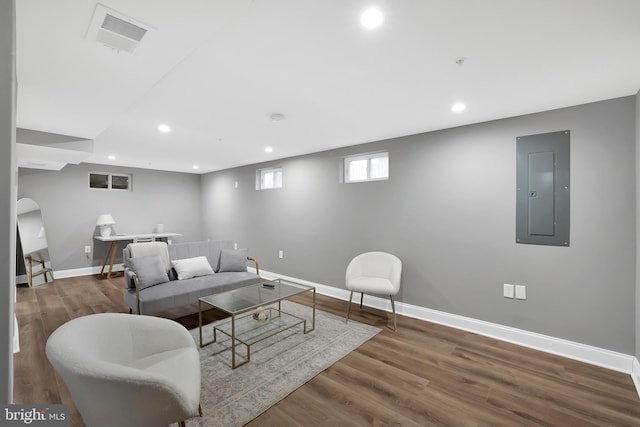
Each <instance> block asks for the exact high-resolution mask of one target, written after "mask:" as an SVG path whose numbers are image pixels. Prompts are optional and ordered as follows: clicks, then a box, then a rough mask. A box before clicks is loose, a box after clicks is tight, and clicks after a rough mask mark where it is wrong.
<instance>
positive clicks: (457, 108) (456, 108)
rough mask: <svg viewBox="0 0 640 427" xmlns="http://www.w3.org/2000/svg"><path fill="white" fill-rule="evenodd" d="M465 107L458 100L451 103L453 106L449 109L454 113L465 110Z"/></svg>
mask: <svg viewBox="0 0 640 427" xmlns="http://www.w3.org/2000/svg"><path fill="white" fill-rule="evenodd" d="M466 108H467V106H466V105H464V104H463V103H462V102H458V103H456V104H453V106H452V107H451V111H453V112H454V113H461V112H463V111H464V110H466Z"/></svg>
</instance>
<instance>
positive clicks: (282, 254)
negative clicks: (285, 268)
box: [278, 249, 284, 259]
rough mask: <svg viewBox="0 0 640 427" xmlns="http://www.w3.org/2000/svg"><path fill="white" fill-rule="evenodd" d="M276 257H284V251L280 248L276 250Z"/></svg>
mask: <svg viewBox="0 0 640 427" xmlns="http://www.w3.org/2000/svg"><path fill="white" fill-rule="evenodd" d="M278 258H280V259H282V258H284V251H283V250H282V249H280V250H279V251H278Z"/></svg>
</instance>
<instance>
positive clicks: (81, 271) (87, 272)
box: [53, 264, 124, 279]
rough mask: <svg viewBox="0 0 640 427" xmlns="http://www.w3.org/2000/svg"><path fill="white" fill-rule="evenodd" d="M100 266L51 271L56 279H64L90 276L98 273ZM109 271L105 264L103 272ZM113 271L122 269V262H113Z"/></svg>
mask: <svg viewBox="0 0 640 427" xmlns="http://www.w3.org/2000/svg"><path fill="white" fill-rule="evenodd" d="M101 269H102V267H101V266H94V267H85V268H74V269H72V270H55V271H54V272H53V277H54V278H56V279H66V278H67V277H78V276H92V275H94V274H100V270H101ZM108 271H109V266H105V268H104V272H105V274H106V273H107V272H108ZM112 271H113V272H116V271H124V266H123V264H113V270H112Z"/></svg>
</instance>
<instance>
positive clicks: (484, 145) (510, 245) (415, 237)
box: [201, 97, 636, 354]
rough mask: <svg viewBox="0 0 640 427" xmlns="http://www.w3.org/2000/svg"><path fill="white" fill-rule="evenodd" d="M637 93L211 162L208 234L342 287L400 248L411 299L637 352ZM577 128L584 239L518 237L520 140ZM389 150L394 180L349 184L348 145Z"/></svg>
mask: <svg viewBox="0 0 640 427" xmlns="http://www.w3.org/2000/svg"><path fill="white" fill-rule="evenodd" d="M635 102H636V100H635V97H625V98H620V99H614V100H609V101H604V102H598V103H593V104H587V105H583V106H577V107H573V108H566V109H561V110H555V111H549V112H544V113H539V114H532V115H527V116H522V117H516V118H510V119H505V120H499V121H493V122H488V123H482V124H477V125H472V126H466V127H460V128H454V129H448V130H443V131H438V132H431V133H425V134H420V135H414V136H408V137H403V138H396V139H392V140H387V141H379V142H375V143H371V144H365V145H361V146H354V147H349V148H344V149H338V150H333V151H328V152H322V153H318V154H313V155H308V156H302V157H296V158H290V159H285V160H281V161H276V162H270V163H265V164H262V165H253V166H248V167H241V168H237V169H231V170H226V171H221V172H216V173H211V174H207V175H205V176H203V178H202V187H201V188H202V203H203V205H202V207H203V218H204V219H205V224H204V225H203V233H204V236H205V237H208V238H226V237H228V238H232V239H235V240H237V241H238V243H239V245H240V246H247V247H249V248H250V249H251V251H250V252H251V254H252V255H254V256H256V257H257V258H258V259H259V261H260V263H261V267H262V268H264V269H265V270H268V271H273V272H277V273H280V274H284V275H288V276H293V277H297V278H301V279H305V280H310V281H314V282H318V283H322V284H326V285H331V286H335V287H338V288H344V283H343V281H344V271H345V268H346V266H347V263H348V262H349V260H350V259H351V258H352V257H353V256H355V255H356V254H358V253H360V252H363V251H369V250H384V251H389V252H392V253H395V254H397V255H398V256H399V257H400V258H401V259H402V260H403V263H404V271H403V286H402V289H401V292H400V294H399V296H398V300H399V301H403V302H407V303H410V304H414V305H418V306H423V307H428V308H433V309H436V310H442V311H445V312H449V313H455V314H460V315H463V316H468V317H471V318H475V319H481V320H485V321H489V322H494V323H498V324H503V325H508V326H512V327H516V328H520V329H524V330H528V331H533V332H538V333H542V334H545V335H550V336H555V337H560V338H565V339H568V340H572V341H576V342H581V343H585V344H590V345H594V346H597V347H601V348H606V349H610V350H614V351H619V352H622V353H626V354H634V352H635V313H634V312H635V286H636V285H635V185H636V178H635V147H634V144H635V132H636V129H635V125H634V122H635ZM565 129H569V130H571V246H570V247H568V248H566V247H549V246H535V245H517V244H516V243H515V234H514V233H515V201H516V188H515V174H516V170H515V165H516V156H515V139H516V137H517V136H521V135H530V134H537V133H544V132H552V131H559V130H565ZM381 149H384V150H388V151H389V153H390V171H391V172H390V173H391V179H389V180H388V181H383V182H373V183H357V184H341V183H340V182H339V174H340V159H341V157H342V156H345V155H348V154H355V153H361V152H370V151H376V150H381ZM277 165H280V166H282V167H283V173H284V188H282V189H280V190H267V191H256V190H255V170H256V169H257V168H259V167H265V166H277ZM235 181H237V182H238V188H237V189H236V188H235V186H234V183H235ZM279 249H282V250H284V253H285V257H284V259H282V260H279V259H278V258H277V252H278V250H279ZM503 283H512V284H520V285H526V286H527V297H528V299H527V300H526V301H516V300H509V299H505V298H503V297H502V285H503Z"/></svg>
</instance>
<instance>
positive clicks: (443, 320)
mask: <svg viewBox="0 0 640 427" xmlns="http://www.w3.org/2000/svg"><path fill="white" fill-rule="evenodd" d="M260 275H261V276H262V277H265V278H267V279H275V278H278V277H280V278H283V279H285V280H291V281H293V282H298V283H302V284H305V285H310V286H315V287H316V291H317V292H318V293H320V294H323V295H327V296H331V297H334V298H338V299H342V300H345V301H346V300H348V299H349V291H348V290H346V289H339V288H335V287H333V286H327V285H323V284H320V283H313V282H309V281H307V280H301V279H297V278H295V277H287V276H283V275H281V274H277V273H272V272H269V271H264V270H260ZM363 304H364V305H367V306H369V307H374V308H377V309H381V310H385V311H391V302H390V301H389V299H388V298H380V297H376V296H370V295H366V294H365V296H364V302H363ZM396 312H397V313H398V314H402V315H404V316H408V317H413V318H416V319H420V320H425V321H428V322H433V323H438V324H441V325H445V326H450V327H452V328H456V329H462V330H465V331H469V332H473V333H476V334H479V335H484V336H487V337H491V338H495V339H499V340H501V341H507V342H510V343H513V344H518V345H521V346H524V347H529V348H533V349H536V350H540V351H544V352H546V353H552V354H556V355H558V356H563V357H567V358H569V359H574V360H579V361H581V362H585V363H589V364H592V365H596V366H600V367H603V368H607V369H612V370H614V371H619V372H624V373H626V374H631V373H632V371H633V367H634V362H635V364H636V365H637V366H635V367H636V370H635V372H636V376H637V377H638V378H634V381H636V380H637V382H636V390H638V393H639V394H640V364H638V361H637V359H636V358H635V357H633V356H630V355H628V354H623V353H618V352H615V351H611V350H606V349H603V348H599V347H594V346H590V345H586V344H581V343H577V342H573V341H569V340H565V339H561V338H556V337H551V336H548V335H542V334H538V333H535V332H529V331H525V330H522V329H516V328H512V327H509V326H504V325H499V324H496V323H490V322H485V321H483V320H477V319H472V318H470V317H464V316H459V315H457V314H451V313H446V312H443V311H438V310H432V309H429V308H425V307H419V306H416V305H411V304H407V303H403V302H396Z"/></svg>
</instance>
